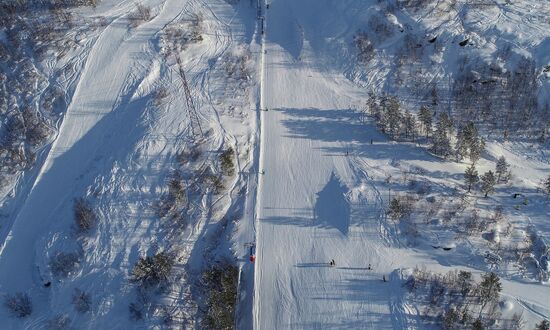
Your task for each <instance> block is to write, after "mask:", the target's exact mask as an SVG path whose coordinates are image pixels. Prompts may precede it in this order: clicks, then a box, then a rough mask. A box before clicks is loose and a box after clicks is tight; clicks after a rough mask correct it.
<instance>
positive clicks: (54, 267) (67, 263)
mask: <svg viewBox="0 0 550 330" xmlns="http://www.w3.org/2000/svg"><path fill="white" fill-rule="evenodd" d="M49 266H50V270H51V272H52V274H53V275H54V276H59V277H67V276H69V275H70V274H71V273H72V272H74V270H75V269H76V267H77V266H78V255H77V254H76V253H65V252H58V253H57V254H56V255H55V256H53V257H52V258H51V259H50V265H49Z"/></svg>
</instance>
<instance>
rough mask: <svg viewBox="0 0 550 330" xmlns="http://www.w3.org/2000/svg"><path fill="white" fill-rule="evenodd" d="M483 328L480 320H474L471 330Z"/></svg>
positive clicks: (482, 329)
mask: <svg viewBox="0 0 550 330" xmlns="http://www.w3.org/2000/svg"><path fill="white" fill-rule="evenodd" d="M484 329H485V326H484V325H483V322H482V321H481V319H476V320H475V321H474V323H472V330H484Z"/></svg>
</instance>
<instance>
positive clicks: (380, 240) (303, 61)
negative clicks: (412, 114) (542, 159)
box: [254, 0, 549, 329]
mask: <svg viewBox="0 0 550 330" xmlns="http://www.w3.org/2000/svg"><path fill="white" fill-rule="evenodd" d="M388 6H390V5H389V4H388ZM380 7H382V8H380ZM381 10H384V4H380V5H379V6H377V5H376V4H375V3H369V2H366V1H363V2H360V1H343V2H338V3H334V2H331V1H315V2H313V1H301V2H299V3H297V2H294V1H285V0H278V1H272V2H270V3H269V9H267V10H266V12H265V16H266V37H265V55H264V57H265V60H264V61H263V76H262V84H263V88H262V90H263V93H262V101H263V104H262V107H263V108H265V109H266V110H267V111H265V112H262V120H261V127H262V139H261V141H262V142H261V159H260V169H261V170H262V171H263V172H262V173H263V174H262V175H261V176H260V189H259V195H258V210H259V212H258V218H257V244H258V260H257V264H256V276H255V281H256V286H255V290H256V291H255V304H254V307H255V309H254V326H255V328H258V329H264V328H308V329H309V328H312V329H313V328H324V327H329V328H369V329H383V328H384V329H385V328H393V329H399V328H417V327H420V328H422V327H423V326H422V322H421V321H420V319H418V318H417V316H418V314H419V310H418V309H416V310H415V307H414V306H410V305H408V304H407V302H406V298H405V296H406V292H405V289H404V288H403V287H402V283H403V282H402V277H401V275H402V274H401V271H400V270H401V269H406V268H409V267H415V266H420V265H423V266H427V267H428V268H430V269H433V270H435V271H445V270H446V269H452V267H453V265H460V267H461V269H466V270H473V272H474V273H479V270H481V269H486V268H485V266H484V265H482V264H479V260H478V261H475V260H476V259H475V258H474V257H473V256H472V257H470V258H471V259H470V260H468V261H466V262H464V261H461V260H460V259H461V255H460V253H457V255H456V260H454V259H453V257H452V256H448V255H447V256H445V255H440V254H438V253H434V252H433V249H432V248H430V247H428V248H427V249H424V248H423V247H422V248H419V249H418V250H417V249H408V248H406V246H407V245H408V243H407V238H406V237H402V236H401V234H400V230H399V229H398V228H396V227H394V226H395V224H394V223H393V222H391V221H389V220H388V219H387V217H386V216H385V210H386V209H387V206H386V205H387V203H388V198H389V197H390V196H391V194H392V191H391V190H390V189H392V187H393V186H397V185H395V184H392V181H393V180H392V177H395V178H396V179H395V180H399V179H397V178H398V177H399V176H401V175H402V173H403V172H402V170H401V169H400V168H401V167H405V168H406V167H407V166H409V167H416V168H419V169H420V168H421V169H423V171H427V172H428V173H433V174H434V175H432V177H431V179H430V180H434V182H441V183H442V184H443V185H448V184H449V183H451V182H452V183H453V184H456V185H459V184H460V183H461V178H462V176H461V173H462V171H463V170H464V165H462V164H453V163H451V162H441V161H439V160H437V159H434V158H433V157H432V156H430V155H428V154H427V152H425V151H423V150H422V149H421V148H417V147H415V146H414V145H407V144H399V143H395V142H390V141H388V139H387V138H386V137H385V136H384V135H381V134H380V133H379V132H378V131H377V129H376V128H375V127H374V126H371V125H365V124H364V123H363V119H364V118H362V116H361V114H360V112H358V111H356V109H357V108H362V106H361V103H363V102H364V100H365V98H366V95H367V91H369V90H385V89H387V90H388V91H392V89H391V88H388V87H385V86H387V85H388V80H391V79H392V78H391V74H390V71H391V70H393V67H392V65H393V64H392V63H390V62H388V63H385V62H379V63H376V62H374V63H371V64H370V65H368V66H367V69H366V70H365V71H363V70H364V69H362V68H361V67H359V65H357V66H355V58H354V56H355V55H354V54H353V51H352V48H351V47H353V46H352V41H351V40H352V37H353V35H354V34H355V33H356V31H357V30H359V29H363V28H366V27H365V25H366V23H367V21H368V20H367V18H368V17H372V16H373V15H376V13H377V12H378V11H381ZM396 15H397V14H396ZM401 15H403V16H400V17H399V18H396V17H395V16H392V15H388V16H391V17H393V21H392V22H391V24H394V26H403V25H405V23H406V22H407V19H410V17H406V16H405V15H404V14H403V13H401ZM400 21H401V23H400ZM426 21H428V18H426V19H425V20H423V21H422V24H424V23H427V22H426ZM417 23H418V22H417ZM428 24H432V25H433V24H435V23H433V22H431V23H428ZM409 28H413V29H414V28H417V26H416V25H414V26H409ZM441 30H442V31H446V30H445V28H442V29H441ZM418 32H419V31H417V30H413V31H412V33H418ZM443 33H445V32H443ZM539 37H540V36H539ZM397 40H398V39H397ZM350 44H351V45H350ZM396 45H401V44H400V43H399V42H397V41H396V40H395V39H394V40H393V42H392V43H390V42H388V44H385V46H384V45H383V46H381V47H380V48H381V49H379V50H377V51H378V52H381V53H382V52H384V51H388V50H387V49H384V47H387V48H388V49H391V50H389V51H391V52H393V47H397V46H396ZM382 58H383V57H382ZM445 60H448V61H449V63H452V59H448V58H447V59H445ZM449 63H446V62H444V65H453V64H449ZM431 74H432V73H427V75H426V76H425V77H422V78H425V79H432V78H433V76H431V78H430V75H431ZM348 78H349V79H352V80H354V81H355V82H358V83H359V84H360V85H366V87H367V88H359V87H358V86H357V85H354V84H351V83H350V80H348ZM400 95H401V94H400ZM403 97H405V98H407V95H406V94H405V92H403ZM406 100H407V99H406ZM409 100H410V98H409ZM369 141H370V143H369ZM373 142H374V144H373ZM491 146H492V145H491ZM518 151H519V150H518ZM490 152H491V154H492V155H494V156H493V157H497V158H498V157H499V156H500V154H499V153H500V151H496V150H495V149H493V148H492V147H491V148H490ZM513 164H514V165H515V162H514V163H513ZM490 166H493V164H492V163H490V162H486V161H484V162H482V168H490ZM535 168H536V166H535ZM547 171H548V169H547V168H545V170H544V171H543V173H547ZM435 173H447V174H442V175H443V176H441V177H439V176H438V175H435ZM522 173H525V172H522ZM538 177H539V178H540V177H541V175H540V174H538ZM398 189H399V188H398ZM394 194H395V193H394ZM544 208H545V209H547V206H544ZM538 219H540V218H538ZM443 234H444V233H443ZM449 236H450V235H449ZM440 239H442V237H440ZM450 239H451V240H453V238H452V237H450ZM441 244H445V243H441ZM472 252H473V251H472ZM461 253H462V252H461ZM466 258H468V257H466ZM332 259H334V260H335V262H336V266H335V267H330V265H329V261H330V260H332ZM369 266H370V269H369ZM448 267H451V268H448ZM478 269H479V270H478ZM384 277H385V279H386V280H387V281H388V282H384V281H383V278H384ZM405 277H406V276H405ZM534 286H535V287H537V285H534ZM535 287H532V286H531V285H528V284H519V283H516V282H514V281H511V282H508V281H506V282H505V292H506V294H507V295H510V297H514V298H515V299H517V300H518V301H519V302H520V303H519V304H517V305H519V306H520V307H518V308H514V312H519V311H521V309H522V307H521V306H524V304H523V303H521V302H522V301H523V300H529V301H531V302H532V303H533V304H534V305H535V306H538V307H537V308H536V309H535V310H536V311H535V312H533V310H531V309H526V311H525V314H524V318H525V319H527V320H528V321H527V322H528V324H530V325H532V324H534V322H535V321H537V320H540V317H541V316H543V317H548V316H549V315H548V312H549V310H548V303H547V302H546V298H544V297H545V296H546V295H547V294H548V293H549V291H548V290H547V289H548V288H547V287H546V286H542V287H541V286H538V289H535ZM533 289H534V291H533ZM535 291H537V292H535ZM516 303H517V302H516V301H514V302H513V303H511V304H512V305H513V304H516ZM411 307H412V308H411ZM416 308H419V307H416ZM510 310H511V309H508V310H507V311H504V312H503V313H504V315H507V316H505V318H506V317H509V315H511V314H510V313H511V312H510ZM506 313H508V314H506Z"/></svg>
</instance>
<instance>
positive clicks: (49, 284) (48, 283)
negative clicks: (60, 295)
mask: <svg viewBox="0 0 550 330" xmlns="http://www.w3.org/2000/svg"><path fill="white" fill-rule="evenodd" d="M51 285H52V282H49V281H48V282H46V283H44V287H45V288H49V287H50V286H51Z"/></svg>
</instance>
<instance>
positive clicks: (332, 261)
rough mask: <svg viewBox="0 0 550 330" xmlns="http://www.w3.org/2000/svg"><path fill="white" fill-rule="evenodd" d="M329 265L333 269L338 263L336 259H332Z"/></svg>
mask: <svg viewBox="0 0 550 330" xmlns="http://www.w3.org/2000/svg"><path fill="white" fill-rule="evenodd" d="M329 265H330V266H331V267H334V266H336V261H334V259H332V260H331V261H330V262H329Z"/></svg>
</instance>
